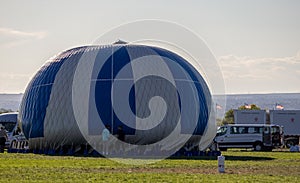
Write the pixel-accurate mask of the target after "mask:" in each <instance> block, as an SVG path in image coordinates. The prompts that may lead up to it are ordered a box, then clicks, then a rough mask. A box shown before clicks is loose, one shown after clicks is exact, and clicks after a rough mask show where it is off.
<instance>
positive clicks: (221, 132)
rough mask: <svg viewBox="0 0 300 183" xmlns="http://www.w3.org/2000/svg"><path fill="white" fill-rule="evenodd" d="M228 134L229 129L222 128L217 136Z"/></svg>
mask: <svg viewBox="0 0 300 183" xmlns="http://www.w3.org/2000/svg"><path fill="white" fill-rule="evenodd" d="M226 132H227V127H226V126H222V127H220V128H219V129H218V130H217V136H222V135H224V134H226Z"/></svg>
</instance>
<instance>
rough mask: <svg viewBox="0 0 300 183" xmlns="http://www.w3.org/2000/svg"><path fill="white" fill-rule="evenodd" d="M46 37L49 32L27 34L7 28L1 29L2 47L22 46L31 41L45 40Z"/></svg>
mask: <svg viewBox="0 0 300 183" xmlns="http://www.w3.org/2000/svg"><path fill="white" fill-rule="evenodd" d="M46 36H47V32H45V31H38V32H26V31H20V30H16V29H11V28H6V27H0V38H1V43H0V45H1V46H4V47H6V48H11V47H14V46H18V45H22V44H24V43H25V42H27V41H30V40H40V39H44V38H45V37H46Z"/></svg>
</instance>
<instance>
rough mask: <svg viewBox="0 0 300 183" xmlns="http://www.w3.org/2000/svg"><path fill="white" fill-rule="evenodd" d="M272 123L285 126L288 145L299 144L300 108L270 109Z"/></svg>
mask: <svg viewBox="0 0 300 183" xmlns="http://www.w3.org/2000/svg"><path fill="white" fill-rule="evenodd" d="M270 123H271V124H276V125H280V126H282V127H283V131H284V135H283V139H284V144H285V145H286V146H287V147H290V146H292V145H297V144H299V138H300V110H270Z"/></svg>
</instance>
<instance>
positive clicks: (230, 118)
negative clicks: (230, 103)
mask: <svg viewBox="0 0 300 183" xmlns="http://www.w3.org/2000/svg"><path fill="white" fill-rule="evenodd" d="M222 123H223V125H226V124H233V123H234V114H233V109H230V110H228V111H227V112H226V113H225V117H224V119H223V121H222Z"/></svg>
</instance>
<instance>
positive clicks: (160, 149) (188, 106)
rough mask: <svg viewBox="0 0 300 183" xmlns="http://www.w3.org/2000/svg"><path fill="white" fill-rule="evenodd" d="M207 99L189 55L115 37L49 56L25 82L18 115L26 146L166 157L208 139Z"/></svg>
mask: <svg viewBox="0 0 300 183" xmlns="http://www.w3.org/2000/svg"><path fill="white" fill-rule="evenodd" d="M211 104H212V99H211V94H210V91H209V88H208V86H207V84H206V82H205V80H204V79H203V77H202V76H201V75H200V73H199V72H198V71H197V70H196V69H195V67H193V66H192V64H190V63H189V61H188V60H186V59H184V58H182V57H181V56H180V55H178V54H176V53H174V52H172V51H170V50H167V49H164V48H161V47H156V46H147V45H141V44H130V43H125V42H117V43H114V44H111V45H96V46H84V47H78V48H73V49H70V50H67V51H64V52H62V53H60V54H58V55H57V56H55V57H53V58H51V59H50V60H49V61H48V62H46V64H45V65H44V66H43V67H42V68H41V69H40V70H39V71H38V72H37V73H36V75H35V76H34V77H33V79H32V80H31V82H30V83H29V84H28V86H27V89H26V92H25V94H24V97H23V100H22V103H21V107H20V113H19V116H18V118H19V121H20V122H21V124H22V129H23V132H24V134H25V136H26V138H27V139H28V140H29V145H30V148H31V149H51V150H53V151H55V152H57V151H58V150H59V149H62V148H64V147H71V148H73V150H74V151H80V149H82V148H84V147H86V146H87V145H88V146H91V147H92V148H93V149H95V150H96V151H98V152H99V153H101V154H104V155H107V156H110V155H114V156H118V157H120V156H121V157H124V156H127V155H128V156H129V155H133V154H134V155H137V154H138V155H139V156H141V155H144V154H147V153H148V154H147V155H148V156H149V154H151V155H162V156H168V155H172V154H174V153H175V152H176V151H178V150H179V149H180V148H182V147H183V146H186V145H187V144H188V147H196V148H198V149H200V150H203V149H204V148H206V147H207V146H208V145H209V144H210V142H211V141H212V139H213V137H214V135H215V120H213V119H211V116H213V115H212V113H213V109H212V107H211V106H212V105H211ZM105 128H106V129H108V130H109V133H108V134H109V135H108V136H107V137H105V138H102V135H103V130H104V129H105ZM106 135H107V134H106ZM103 139H105V140H103ZM148 156H147V157H148Z"/></svg>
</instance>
